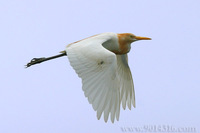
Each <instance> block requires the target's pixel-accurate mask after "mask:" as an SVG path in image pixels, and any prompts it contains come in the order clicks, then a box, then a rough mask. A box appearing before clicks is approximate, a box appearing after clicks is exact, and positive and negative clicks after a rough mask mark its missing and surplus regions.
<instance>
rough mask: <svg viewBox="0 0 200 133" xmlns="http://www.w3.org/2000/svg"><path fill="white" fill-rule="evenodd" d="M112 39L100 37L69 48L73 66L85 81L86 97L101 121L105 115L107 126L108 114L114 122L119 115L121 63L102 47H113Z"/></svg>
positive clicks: (106, 36) (67, 49) (68, 52)
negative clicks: (109, 45) (110, 45)
mask: <svg viewBox="0 0 200 133" xmlns="http://www.w3.org/2000/svg"><path fill="white" fill-rule="evenodd" d="M111 36H113V35H111ZM111 36H109V35H101V34H100V35H97V36H94V37H91V38H88V39H85V40H82V41H80V42H77V43H74V44H70V45H69V46H68V47H67V48H66V51H67V55H68V58H69V61H70V64H71V66H72V67H73V68H74V69H75V71H76V73H77V74H78V76H79V77H80V78H81V79H82V84H83V86H82V88H83V91H84V94H85V96H86V97H87V98H88V101H89V103H91V104H92V106H93V108H94V110H95V111H97V118H98V119H100V117H101V115H102V113H104V120H105V122H107V120H108V116H109V114H110V117H111V121H112V122H114V119H115V118H116V119H117V120H119V112H120V82H119V76H118V73H117V69H118V67H117V60H118V59H117V56H116V55H115V54H114V53H112V52H110V51H109V50H107V49H105V48H104V47H103V46H102V44H105V43H107V42H109V43H110V40H111V38H112V37H111ZM122 69H123V67H122ZM123 86H124V85H123Z"/></svg>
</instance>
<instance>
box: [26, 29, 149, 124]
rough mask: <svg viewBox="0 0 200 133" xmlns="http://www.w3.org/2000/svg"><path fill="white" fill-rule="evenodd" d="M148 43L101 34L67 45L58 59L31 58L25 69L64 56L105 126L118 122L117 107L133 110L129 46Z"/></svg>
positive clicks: (132, 38)
mask: <svg viewBox="0 0 200 133" xmlns="http://www.w3.org/2000/svg"><path fill="white" fill-rule="evenodd" d="M138 40H151V38H148V37H139V36H135V35H134V34H131V33H122V34H117V33H110V32H109V33H102V34H98V35H95V36H92V37H89V38H86V39H83V40H80V41H77V42H74V43H71V44H69V45H68V46H67V47H66V50H64V51H62V52H61V53H62V54H60V55H57V56H53V57H49V58H34V59H32V60H31V62H30V63H28V64H27V65H26V66H27V67H29V66H31V65H34V64H37V63H41V62H43V61H47V60H50V59H53V58H58V57H61V56H64V55H67V56H68V59H69V62H70V64H71V66H72V67H73V68H74V70H75V71H76V73H77V74H78V76H79V77H80V78H81V79H82V89H83V91H84V94H85V96H86V97H87V98H88V101H89V103H90V104H92V107H93V109H94V110H95V111H97V118H98V119H100V117H101V115H102V113H103V114H104V120H105V122H107V120H108V116H109V114H110V119H111V121H112V123H113V122H114V120H115V118H116V119H117V120H119V114H120V105H121V103H122V107H123V109H125V108H126V106H128V108H129V109H130V110H131V105H133V107H135V93H134V85H133V79H132V75H131V71H130V68H129V65H128V56H127V53H128V52H129V51H130V49H131V43H132V42H135V41H138Z"/></svg>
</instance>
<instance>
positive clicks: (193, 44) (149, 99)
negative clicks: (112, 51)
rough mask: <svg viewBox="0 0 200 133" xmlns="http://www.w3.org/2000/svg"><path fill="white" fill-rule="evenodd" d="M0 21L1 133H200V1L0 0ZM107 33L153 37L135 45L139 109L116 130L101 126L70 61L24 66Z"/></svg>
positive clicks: (123, 114)
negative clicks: (177, 131)
mask: <svg viewBox="0 0 200 133" xmlns="http://www.w3.org/2000/svg"><path fill="white" fill-rule="evenodd" d="M0 17H1V20H0V46H1V52H0V59H1V65H0V76H1V80H0V132H1V133H67V132H75V133H94V132H99V133H100V132H101V133H103V132H104V133H110V132H115V133H120V132H122V130H121V128H123V127H130V128H137V127H139V128H140V127H142V128H143V127H144V126H146V125H149V127H151V126H154V125H155V126H162V125H172V126H173V127H175V128H178V127H195V128H196V130H197V131H200V43H199V39H200V26H199V25H200V1H199V0H57V1H52V0H1V1H0ZM103 32H116V33H124V32H130V33H134V34H135V35H139V36H147V37H151V38H152V40H151V41H138V42H135V43H133V44H132V49H131V52H130V53H129V66H130V68H131V71H132V75H133V79H134V84H135V93H136V108H135V109H132V110H131V111H130V110H128V109H127V110H125V111H124V110H123V109H121V113H120V120H119V121H115V123H114V124H112V123H111V121H110V119H109V121H108V123H105V122H104V120H103V119H102V118H101V119H100V120H97V118H96V112H95V111H94V110H93V108H92V106H91V105H90V104H89V103H88V101H87V99H86V98H85V96H84V93H83V91H82V89H81V80H80V78H78V76H77V74H76V73H75V71H74V70H73V69H72V67H71V66H70V64H69V61H68V59H67V57H63V58H60V59H56V60H52V61H49V62H46V63H42V64H40V65H35V66H32V67H30V68H28V69H25V68H24V65H25V64H26V63H28V62H29V61H30V60H31V59H32V58H33V57H43V56H45V57H46V56H51V55H56V54H58V52H59V51H62V50H64V49H65V46H66V45H67V44H69V43H71V42H74V41H77V40H80V39H83V38H85V37H88V36H91V35H94V34H98V33H103Z"/></svg>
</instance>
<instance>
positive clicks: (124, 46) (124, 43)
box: [115, 33, 151, 54]
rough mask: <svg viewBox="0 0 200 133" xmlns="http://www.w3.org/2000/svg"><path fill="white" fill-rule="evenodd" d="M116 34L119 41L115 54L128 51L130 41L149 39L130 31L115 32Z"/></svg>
mask: <svg viewBox="0 0 200 133" xmlns="http://www.w3.org/2000/svg"><path fill="white" fill-rule="evenodd" d="M117 36H118V42H119V52H115V53H117V54H126V53H128V52H129V51H130V49H131V46H130V44H131V43H132V42H135V41H139V40H151V38H148V37H140V36H135V35H134V34H132V33H121V34H117Z"/></svg>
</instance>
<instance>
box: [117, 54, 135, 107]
mask: <svg viewBox="0 0 200 133" xmlns="http://www.w3.org/2000/svg"><path fill="white" fill-rule="evenodd" d="M117 66H118V67H117V72H118V75H119V79H120V99H121V102H122V107H123V108H124V109H125V108H126V105H127V106H128V108H129V109H131V104H132V105H133V106H134V107H135V92H134V85H133V79H132V74H131V71H130V68H129V66H128V56H127V54H124V55H117Z"/></svg>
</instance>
